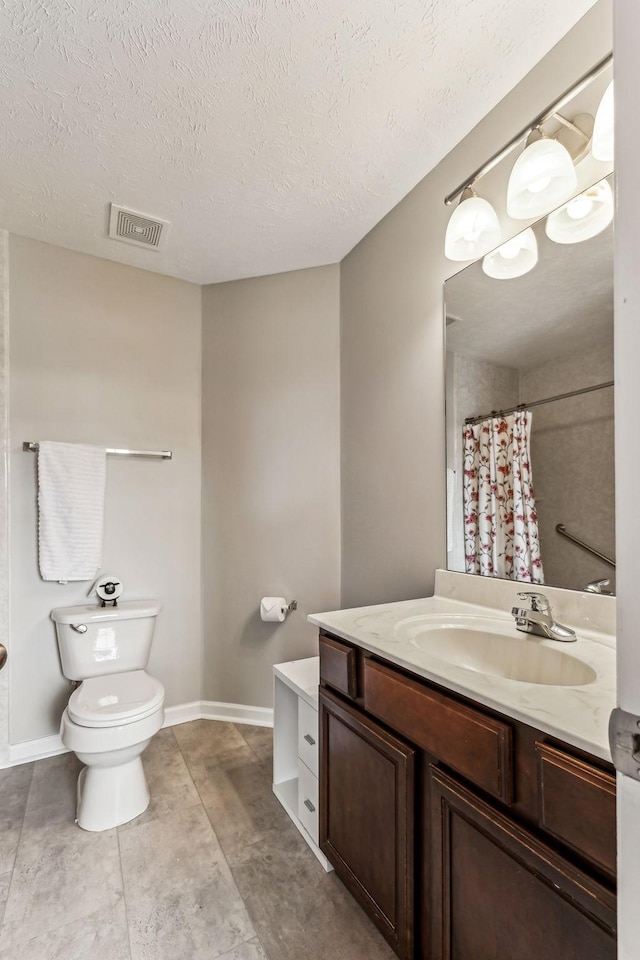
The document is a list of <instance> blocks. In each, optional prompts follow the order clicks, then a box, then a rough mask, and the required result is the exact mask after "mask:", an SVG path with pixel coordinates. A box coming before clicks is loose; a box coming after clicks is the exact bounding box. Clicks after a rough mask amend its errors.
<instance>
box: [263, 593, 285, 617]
mask: <svg viewBox="0 0 640 960" xmlns="http://www.w3.org/2000/svg"><path fill="white" fill-rule="evenodd" d="M286 615H287V601H286V600H285V598H284V597H263V598H262V600H261V601H260V619H261V620H264V621H265V622H266V623H282V621H283V620H284V618H285V617H286Z"/></svg>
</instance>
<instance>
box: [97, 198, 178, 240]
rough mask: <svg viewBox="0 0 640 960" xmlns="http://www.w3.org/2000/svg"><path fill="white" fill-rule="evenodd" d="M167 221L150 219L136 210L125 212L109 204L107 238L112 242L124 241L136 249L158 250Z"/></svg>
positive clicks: (115, 205)
mask: <svg viewBox="0 0 640 960" xmlns="http://www.w3.org/2000/svg"><path fill="white" fill-rule="evenodd" d="M168 227H169V223H168V221H167V220H159V219H158V218H157V217H150V216H148V215H147V214H145V213H139V212H138V211H137V210H127V209H126V208H125V207H120V206H118V205H117V204H115V203H112V204H111V216H110V218H109V236H110V237H111V239H112V240H124V242H125V243H133V244H135V245H136V246H137V247H146V248H147V249H148V250H159V249H160V247H161V246H162V245H163V242H164V240H165V238H166V234H167V231H168Z"/></svg>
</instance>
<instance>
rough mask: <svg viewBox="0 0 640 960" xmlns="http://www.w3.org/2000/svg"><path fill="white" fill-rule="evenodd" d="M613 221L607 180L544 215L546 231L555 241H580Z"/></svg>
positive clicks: (589, 237)
mask: <svg viewBox="0 0 640 960" xmlns="http://www.w3.org/2000/svg"><path fill="white" fill-rule="evenodd" d="M612 220H613V194H612V192H611V187H610V186H609V184H608V182H607V181H606V180H600V182H599V183H595V184H594V185H593V186H592V187H589V189H588V190H585V191H584V193H581V194H580V195H579V196H577V197H574V198H573V200H570V201H569V203H565V205H564V206H563V207H560V209H559V210H555V211H554V212H553V213H550V214H549V216H548V217H547V224H546V226H545V233H546V234H547V236H548V237H549V239H550V240H553V242H554V243H580V242H581V241H582V240H590V239H591V237H595V236H597V234H599V233H601V232H602V231H603V230H605V229H606V227H608V226H609V224H610V223H611V221H612Z"/></svg>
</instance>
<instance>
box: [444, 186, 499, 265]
mask: <svg viewBox="0 0 640 960" xmlns="http://www.w3.org/2000/svg"><path fill="white" fill-rule="evenodd" d="M499 242H500V222H499V220H498V214H497V213H496V212H495V210H494V209H493V207H492V206H491V204H490V203H489V201H488V200H484V199H483V198H482V197H479V196H478V195H477V193H476V192H475V190H473V188H472V187H467V188H466V189H465V190H464V191H463V193H462V196H461V198H460V203H459V204H458V206H457V207H456V209H455V210H454V212H453V215H452V217H451V219H450V220H449V223H448V224H447V233H446V235H445V239H444V253H445V256H446V257H447V259H449V260H475V259H477V258H478V257H482V256H484V254H485V253H488V252H489V250H492V249H493V248H494V247H495V245H496V244H497V243H499Z"/></svg>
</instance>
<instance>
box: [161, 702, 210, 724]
mask: <svg viewBox="0 0 640 960" xmlns="http://www.w3.org/2000/svg"><path fill="white" fill-rule="evenodd" d="M190 720H202V701H201V700H193V701H192V702H191V703H180V704H178V706H177V707H165V708H164V723H163V724H162V726H163V727H175V726H176V724H178V723H189V721H190Z"/></svg>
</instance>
